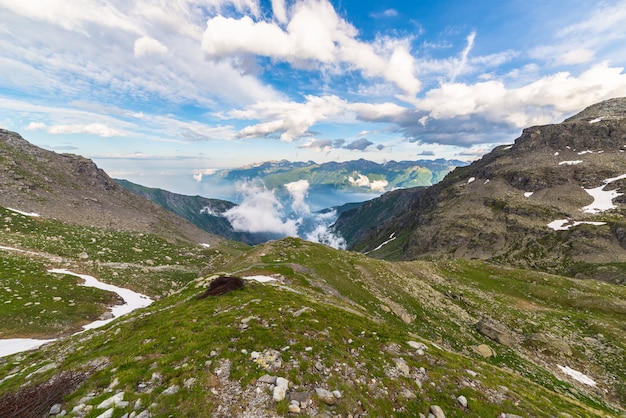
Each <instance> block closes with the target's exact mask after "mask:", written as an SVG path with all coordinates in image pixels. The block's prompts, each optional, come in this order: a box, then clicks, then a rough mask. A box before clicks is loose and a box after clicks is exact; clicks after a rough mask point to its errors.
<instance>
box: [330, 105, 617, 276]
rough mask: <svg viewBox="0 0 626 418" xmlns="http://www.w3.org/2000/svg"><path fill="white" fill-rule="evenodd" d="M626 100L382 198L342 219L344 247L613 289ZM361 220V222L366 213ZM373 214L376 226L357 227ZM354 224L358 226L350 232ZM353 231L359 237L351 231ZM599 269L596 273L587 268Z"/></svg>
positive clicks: (535, 131)
mask: <svg viewBox="0 0 626 418" xmlns="http://www.w3.org/2000/svg"><path fill="white" fill-rule="evenodd" d="M625 109H626V99H614V100H610V101H608V102H603V103H600V104H598V105H595V106H592V107H590V108H588V109H586V110H584V111H583V112H581V113H580V114H579V115H577V116H575V117H572V118H570V119H568V120H567V121H565V122H563V123H559V124H555V125H546V126H536V127H532V128H527V129H525V130H524V131H523V133H522V135H521V136H520V137H519V138H518V139H516V140H515V143H514V144H513V145H509V146H500V147H497V148H495V149H494V150H493V151H492V152H490V153H489V154H487V155H485V156H484V157H483V158H482V159H480V160H478V161H476V162H474V163H473V164H471V165H470V166H468V167H462V168H457V169H456V170H455V171H453V172H452V173H450V174H449V175H448V176H447V177H446V178H445V179H444V180H443V181H442V182H441V183H439V184H437V185H434V186H432V187H429V188H428V189H426V190H425V191H423V192H421V193H418V194H415V193H413V195H410V192H409V191H406V192H401V193H397V194H396V195H395V197H394V199H396V200H397V204H396V205H397V206H398V207H404V208H407V209H406V210H405V211H404V212H403V213H401V214H392V215H393V216H390V217H387V218H386V219H384V220H382V221H381V217H384V207H385V206H389V205H394V202H390V201H389V200H388V199H387V200H386V201H385V196H382V197H381V198H379V199H377V200H374V201H371V202H368V203H367V204H364V205H363V206H362V207H361V208H360V209H358V210H356V211H353V212H351V213H347V214H343V215H342V216H341V217H340V218H339V219H338V221H337V224H336V228H337V229H338V230H339V232H342V231H344V230H346V231H349V232H350V234H349V235H348V236H349V237H355V239H353V240H352V241H350V240H349V242H348V243H349V248H352V249H356V250H359V251H363V252H368V251H372V250H373V249H375V248H377V247H379V246H380V244H381V243H383V242H385V241H387V240H388V239H389V237H390V236H391V235H392V234H395V237H396V239H395V240H394V241H393V242H389V243H388V244H386V245H384V246H383V247H381V248H380V249H378V250H377V251H372V252H370V253H369V254H370V255H371V256H374V257H380V258H388V259H405V260H406V259H415V258H417V257H420V256H423V255H429V254H430V255H442V254H445V255H450V256H454V257H463V258H480V259H495V260H498V261H502V262H507V263H513V264H516V265H520V266H526V267H536V268H541V269H549V270H552V271H560V272H567V273H568V274H573V275H575V274H578V275H580V276H581V277H597V278H600V279H604V280H609V281H616V282H619V281H620V280H623V278H624V277H625V276H624V271H625V270H624V263H626V221H624V215H626V213H625V212H626V205H625V204H624V203H625V202H626V200H625V198H624V196H623V194H624V192H626V179H625V178H624V177H625V176H626V157H625V156H626V153H625V152H626V118H625V117H624V115H625ZM365 210H367V211H368V217H363V216H362V215H361V214H362V212H363V211H365ZM377 211H378V212H379V213H380V215H379V216H377V217H376V219H377V220H378V222H377V223H367V222H360V220H361V219H363V220H367V219H369V218H372V213H376V212H377ZM355 225H358V228H355ZM355 229H357V232H355ZM590 265H598V266H599V267H598V268H595V267H590Z"/></svg>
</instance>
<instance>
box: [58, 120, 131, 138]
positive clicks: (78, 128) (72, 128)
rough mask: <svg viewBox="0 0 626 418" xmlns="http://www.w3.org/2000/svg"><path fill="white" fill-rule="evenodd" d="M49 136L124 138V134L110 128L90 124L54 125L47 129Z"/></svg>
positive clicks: (98, 124)
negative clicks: (73, 135) (74, 135)
mask: <svg viewBox="0 0 626 418" xmlns="http://www.w3.org/2000/svg"><path fill="white" fill-rule="evenodd" d="M48 133H51V134H91V135H96V136H101V137H103V138H109V137H113V136H124V133H123V132H121V131H118V130H117V129H113V128H110V127H108V126H106V125H103V124H101V123H90V124H89V125H55V126H50V127H49V128H48Z"/></svg>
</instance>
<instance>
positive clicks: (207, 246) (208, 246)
mask: <svg viewBox="0 0 626 418" xmlns="http://www.w3.org/2000/svg"><path fill="white" fill-rule="evenodd" d="M200 246H201V247H204V248H210V247H211V244H207V243H204V242H201V243H200Z"/></svg>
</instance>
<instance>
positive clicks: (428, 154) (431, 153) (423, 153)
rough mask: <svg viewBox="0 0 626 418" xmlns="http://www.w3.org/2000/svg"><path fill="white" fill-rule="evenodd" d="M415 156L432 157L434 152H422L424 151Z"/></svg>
mask: <svg viewBox="0 0 626 418" xmlns="http://www.w3.org/2000/svg"><path fill="white" fill-rule="evenodd" d="M417 155H423V156H434V155H435V152H434V151H430V150H424V151H421V152H420V153H418V154H417Z"/></svg>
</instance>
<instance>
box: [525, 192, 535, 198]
mask: <svg viewBox="0 0 626 418" xmlns="http://www.w3.org/2000/svg"><path fill="white" fill-rule="evenodd" d="M533 193H534V192H525V193H524V197H530V196H532V195H533Z"/></svg>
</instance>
